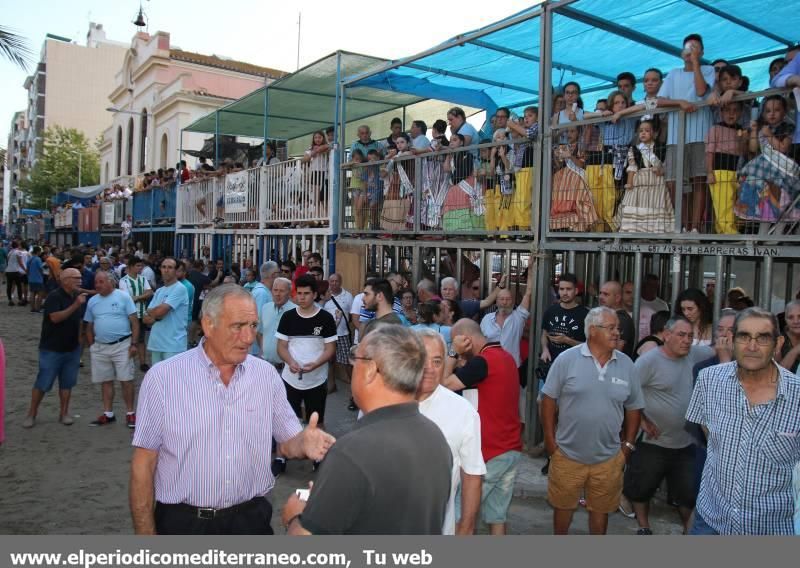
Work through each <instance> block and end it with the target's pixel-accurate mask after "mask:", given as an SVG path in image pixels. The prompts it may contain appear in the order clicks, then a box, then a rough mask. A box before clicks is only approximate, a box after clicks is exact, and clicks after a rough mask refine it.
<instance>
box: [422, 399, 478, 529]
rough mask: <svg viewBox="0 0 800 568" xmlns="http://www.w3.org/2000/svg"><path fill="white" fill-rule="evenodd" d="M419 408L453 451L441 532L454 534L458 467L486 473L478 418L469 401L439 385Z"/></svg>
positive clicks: (458, 476)
mask: <svg viewBox="0 0 800 568" xmlns="http://www.w3.org/2000/svg"><path fill="white" fill-rule="evenodd" d="M419 411H420V413H421V414H422V415H423V416H425V417H426V418H428V419H429V420H431V421H433V422H434V423H435V424H436V425H437V426H438V427H439V429H440V430H441V431H442V434H444V437H445V439H446V440H447V444H448V445H449V446H450V452H451V453H452V454H453V471H452V473H451V477H450V499H449V500H448V502H447V510H446V512H445V515H444V525H443V526H442V534H455V532H456V516H455V503H456V489H457V488H458V484H459V482H460V480H461V470H462V469H463V470H464V473H467V474H469V475H485V474H486V464H485V463H484V462H483V454H482V453H481V419H480V417H479V416H478V412H477V411H476V410H475V409H474V408H473V407H472V405H471V404H470V403H469V402H467V401H466V400H464V399H463V398H462V397H460V396H458V395H457V394H455V393H454V392H452V391H450V390H449V389H446V388H445V387H443V386H442V385H439V386H438V387H436V390H435V391H433V394H431V396H430V397H428V398H427V399H425V400H423V401H422V402H420V403H419Z"/></svg>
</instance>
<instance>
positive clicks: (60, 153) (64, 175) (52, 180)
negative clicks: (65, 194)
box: [20, 126, 100, 207]
mask: <svg viewBox="0 0 800 568" xmlns="http://www.w3.org/2000/svg"><path fill="white" fill-rule="evenodd" d="M42 138H43V143H42V153H41V155H40V156H39V158H38V159H37V160H36V164H35V165H34V167H33V170H31V175H30V178H29V179H27V180H23V181H22V182H20V188H21V189H22V190H23V191H25V192H26V193H27V194H28V199H29V201H30V202H31V205H32V206H34V207H45V206H46V205H47V200H48V199H50V198H51V197H53V196H54V195H55V194H56V193H58V192H60V191H65V190H67V189H72V188H73V187H78V186H87V185H95V184H98V183H100V156H99V155H98V153H97V150H96V149H95V148H94V146H93V145H92V144H90V143H89V141H88V140H87V139H86V136H85V135H84V134H83V133H82V132H80V131H79V130H76V129H74V128H62V127H60V126H55V127H52V128H48V129H47V130H45V131H44V135H43V137H42ZM79 174H80V179H79V177H78V176H79Z"/></svg>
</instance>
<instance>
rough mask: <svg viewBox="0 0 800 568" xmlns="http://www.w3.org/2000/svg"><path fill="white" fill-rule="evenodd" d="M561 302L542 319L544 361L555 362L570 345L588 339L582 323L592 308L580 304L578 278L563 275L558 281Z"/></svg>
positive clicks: (546, 312) (549, 309) (548, 310)
mask: <svg viewBox="0 0 800 568" xmlns="http://www.w3.org/2000/svg"><path fill="white" fill-rule="evenodd" d="M558 297H559V300H560V301H559V303H557V304H553V305H552V306H550V307H549V308H547V310H546V311H545V312H544V316H543V318H542V338H541V342H542V356H541V359H542V362H543V363H552V362H553V361H555V359H556V357H558V356H559V355H561V353H563V352H564V351H566V350H567V349H569V348H570V347H574V346H575V345H578V344H580V343H584V342H585V341H586V334H585V333H584V329H583V323H584V320H585V319H586V314H588V313H589V310H588V309H587V308H586V306H582V305H580V304H578V300H577V298H578V279H577V278H576V277H575V275H574V274H562V275H561V277H560V279H559V281H558Z"/></svg>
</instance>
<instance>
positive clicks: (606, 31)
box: [345, 0, 800, 112]
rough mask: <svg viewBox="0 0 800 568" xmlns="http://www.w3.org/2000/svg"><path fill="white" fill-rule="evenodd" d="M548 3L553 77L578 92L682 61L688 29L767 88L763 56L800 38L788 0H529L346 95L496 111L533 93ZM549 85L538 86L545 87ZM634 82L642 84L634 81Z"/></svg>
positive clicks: (369, 77) (587, 95)
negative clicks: (377, 93)
mask: <svg viewBox="0 0 800 568" xmlns="http://www.w3.org/2000/svg"><path fill="white" fill-rule="evenodd" d="M545 6H546V7H547V9H548V10H551V11H552V14H553V20H552V52H551V53H552V61H553V71H552V77H551V81H550V83H551V85H552V86H554V87H559V86H561V85H563V84H564V83H566V82H568V81H576V82H577V83H578V84H579V85H581V90H582V93H583V96H584V101H585V102H589V101H591V100H593V99H596V98H599V97H603V96H606V95H607V94H608V92H609V91H610V90H611V89H613V88H614V86H615V82H616V76H617V75H618V74H619V73H620V72H622V71H631V72H633V73H634V75H635V76H636V77H637V78H641V77H642V76H643V75H644V72H645V70H647V69H649V68H651V67H656V68H659V69H661V70H662V71H664V72H665V73H666V72H668V71H669V70H670V69H673V68H676V67H679V66H682V61H681V60H680V52H681V49H682V47H683V46H682V41H683V38H684V37H685V36H686V35H688V34H689V33H699V34H701V35H702V37H703V42H704V47H705V54H704V60H705V62H706V63H709V62H710V61H712V60H714V59H717V58H723V59H725V60H726V61H728V62H729V63H732V64H737V65H740V66H741V67H742V70H743V72H744V74H745V75H746V76H748V77H749V78H750V89H751V90H761V89H764V88H767V86H768V81H769V75H768V65H769V61H771V60H772V59H773V58H776V57H779V56H783V55H784V54H785V53H786V50H787V47H789V46H790V45H793V44H795V43H797V42H798V40H799V39H800V26H798V15H800V14H798V10H797V4H796V3H794V2H786V1H785V0H761V1H759V2H742V1H741V0H637V2H635V3H634V2H610V1H609V0H572V1H569V0H564V1H561V2H549V3H546V4H540V5H538V6H533V7H531V8H528V9H527V10H524V11H522V12H519V13H517V14H514V15H513V16H509V17H507V18H505V19H503V20H500V21H499V22H496V23H494V24H491V25H489V26H485V27H482V28H479V29H477V30H473V31H471V32H467V33H465V34H461V35H458V36H456V37H454V38H452V39H450V40H448V41H446V42H444V43H442V44H440V45H439V46H436V47H434V48H432V49H429V50H426V51H424V52H422V53H420V54H418V55H415V56H412V57H409V58H406V59H403V60H399V61H396V62H392V63H389V64H387V65H385V66H384V67H382V68H379V69H377V70H374V71H371V72H368V73H365V74H363V75H360V76H351V77H348V78H347V79H346V80H345V84H346V86H347V88H348V91H347V96H348V97H357V96H362V94H361V93H364V92H370V91H372V90H385V91H394V92H397V93H404V94H407V95H418V96H423V97H427V98H435V99H439V100H445V101H448V102H452V103H456V104H464V105H470V106H477V107H480V108H484V109H486V110H488V111H490V112H493V109H494V108H497V107H499V106H508V107H511V108H512V109H517V110H519V109H520V108H522V107H524V106H526V105H529V104H534V103H536V102H538V100H539V97H540V92H541V91H542V86H541V85H540V84H539V82H540V81H539V73H540V54H541V48H542V46H541V30H540V24H541V21H542V12H543V10H544V9H545ZM551 85H546V86H545V88H550V86H551ZM639 92H641V89H639Z"/></svg>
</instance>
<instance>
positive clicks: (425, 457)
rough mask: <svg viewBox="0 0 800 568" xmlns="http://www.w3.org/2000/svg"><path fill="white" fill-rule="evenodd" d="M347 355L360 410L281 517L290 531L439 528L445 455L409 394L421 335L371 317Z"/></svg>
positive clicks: (419, 361)
mask: <svg viewBox="0 0 800 568" xmlns="http://www.w3.org/2000/svg"><path fill="white" fill-rule="evenodd" d="M284 317H286V316H284ZM351 361H352V363H353V380H352V388H353V396H354V397H355V401H356V403H357V404H358V407H359V408H360V409H362V410H363V411H364V417H363V418H361V420H359V421H358V423H356V426H355V427H354V428H353V430H352V431H350V432H349V433H348V434H345V435H344V436H342V437H341V438H339V439H338V440H337V441H336V444H335V445H334V446H333V447H332V448H331V450H330V451H329V452H328V454H327V455H326V457H325V462H324V465H323V466H322V468H321V469H320V471H319V476H318V477H317V480H316V481H315V483H314V487H313V489H312V491H311V495H310V497H309V499H308V502H307V503H306V502H305V501H301V500H300V498H299V497H298V496H297V495H295V494H292V495H291V496H290V497H289V500H288V501H287V502H286V505H285V506H284V508H283V513H282V520H283V524H284V525H285V526H286V527H287V531H288V533H289V534H291V535H308V534H442V525H443V522H444V517H445V512H446V510H447V502H448V497H449V495H450V474H451V471H452V460H453V458H452V455H451V453H450V447H449V446H448V444H447V441H446V440H445V437H444V435H443V434H442V431H441V430H440V429H439V427H438V426H436V424H435V423H433V422H432V421H431V420H429V419H428V418H426V417H424V416H423V415H422V414H420V412H419V406H418V405H417V402H416V401H415V400H414V398H415V394H416V391H417V387H418V386H419V382H420V379H421V378H422V372H423V370H424V367H425V347H424V346H423V344H422V341H421V340H420V339H419V337H418V336H417V335H416V333H414V332H413V331H411V330H410V329H407V328H405V327H403V326H399V325H390V324H378V325H376V326H375V328H374V329H373V330H372V331H371V332H370V333H369V334H368V335H367V336H365V337H364V338H363V339H362V341H361V343H359V344H358V346H357V347H356V351H355V353H354V354H353V355H352V356H351Z"/></svg>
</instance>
